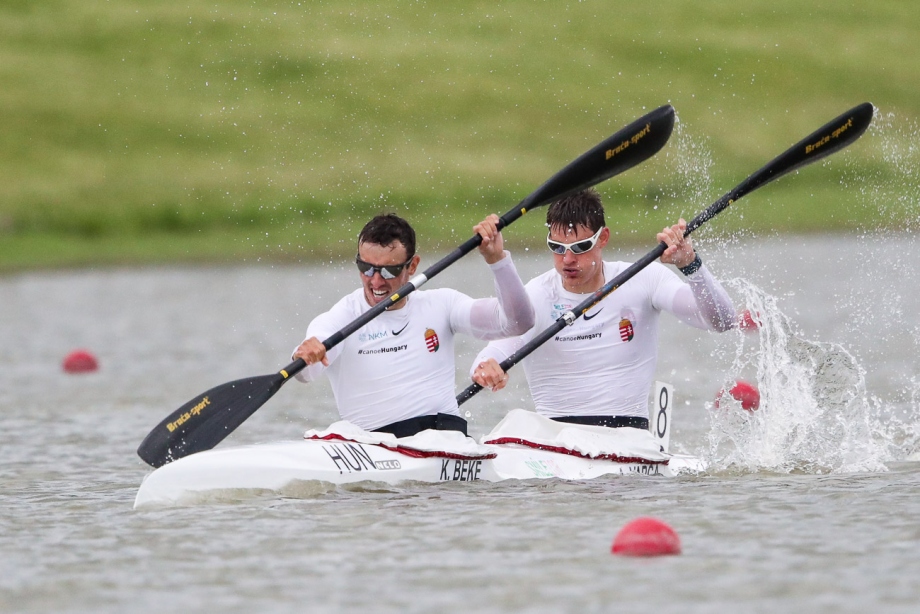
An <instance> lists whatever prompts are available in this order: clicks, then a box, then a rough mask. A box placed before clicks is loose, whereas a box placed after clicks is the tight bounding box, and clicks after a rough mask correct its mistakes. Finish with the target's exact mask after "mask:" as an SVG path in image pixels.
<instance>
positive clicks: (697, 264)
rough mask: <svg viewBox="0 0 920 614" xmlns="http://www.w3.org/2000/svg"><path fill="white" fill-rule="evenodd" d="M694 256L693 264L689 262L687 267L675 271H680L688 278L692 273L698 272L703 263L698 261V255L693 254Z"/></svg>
mask: <svg viewBox="0 0 920 614" xmlns="http://www.w3.org/2000/svg"><path fill="white" fill-rule="evenodd" d="M694 255H695V258H694V259H693V262H691V263H690V264H688V265H687V266H685V267H681V268H679V269H677V270H678V271H680V272H681V273H683V274H684V275H688V276H689V275H693V274H694V273H696V272H697V271H699V270H700V267H701V266H703V261H702V260H700V255H699V254H694Z"/></svg>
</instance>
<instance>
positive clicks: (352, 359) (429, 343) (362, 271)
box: [293, 214, 534, 437]
mask: <svg viewBox="0 0 920 614" xmlns="http://www.w3.org/2000/svg"><path fill="white" fill-rule="evenodd" d="M498 221H499V220H498V216H496V215H490V216H489V217H487V218H486V219H485V220H483V221H482V222H480V223H479V224H477V225H476V226H475V227H474V228H473V232H475V233H478V234H480V235H481V236H482V243H481V245H480V246H479V252H480V254H481V255H482V257H483V259H484V260H485V261H486V264H487V265H488V266H489V269H490V270H491V272H492V276H493V277H494V280H495V292H496V298H483V299H473V298H470V297H469V296H467V295H465V294H463V293H461V292H458V291H456V290H452V289H448V288H441V289H437V290H419V291H417V292H414V293H412V294H411V295H408V296H406V297H404V298H403V299H402V300H400V301H397V302H396V303H394V304H393V305H392V306H391V307H389V308H388V309H387V310H386V311H384V312H383V313H382V314H381V315H379V316H378V317H377V318H375V319H373V320H371V321H370V322H369V323H367V324H366V325H365V326H363V327H362V328H360V329H358V330H357V331H356V332H354V333H353V334H351V335H350V336H349V337H347V338H346V339H345V340H344V341H343V342H342V343H340V344H338V345H336V346H335V347H333V348H332V349H331V350H329V352H326V350H325V348H324V346H323V344H322V342H321V341H320V339H326V338H328V337H329V336H331V335H332V334H334V333H335V332H336V331H338V330H340V329H342V328H343V327H344V326H346V325H347V324H348V323H349V322H352V321H354V320H355V319H357V318H358V317H359V316H360V315H361V314H362V313H364V312H365V311H367V310H368V309H370V308H371V307H372V306H374V305H376V304H378V303H380V302H382V301H384V300H386V299H388V298H389V297H391V296H393V295H394V294H396V291H397V290H399V288H400V287H402V286H403V285H405V284H406V282H408V281H409V279H410V278H411V277H412V276H413V275H415V272H416V270H417V268H418V265H419V262H420V261H421V258H420V257H419V255H418V254H416V253H415V231H414V230H413V229H412V227H411V226H410V225H409V223H408V222H407V221H406V220H404V219H402V218H401V217H399V216H396V215H393V214H388V215H378V216H377V217H375V218H374V219H372V220H371V221H370V222H368V223H367V224H366V225H365V226H364V228H363V229H362V230H361V233H360V234H359V235H358V253H357V256H356V257H355V264H356V265H357V268H358V274H359V277H360V279H361V288H360V289H358V290H355V291H354V292H352V293H350V294H348V295H347V296H345V297H344V298H342V299H341V300H340V301H339V302H338V303H336V304H335V305H334V306H333V307H332V309H330V310H329V311H327V312H326V313H323V314H320V315H319V316H317V317H316V318H315V319H314V320H313V321H312V322H311V323H310V325H309V327H308V328H307V335H306V336H307V339H306V340H305V341H304V342H303V343H301V344H300V346H299V347H298V348H297V349H296V350H295V351H294V354H293V357H294V358H303V359H304V361H305V362H306V363H307V364H308V365H309V366H308V367H307V368H306V369H304V370H303V371H301V372H300V373H298V374H297V376H296V377H297V379H300V380H301V381H312V380H314V379H316V378H318V377H319V376H320V375H322V374H323V373H324V372H325V373H326V374H327V375H328V376H329V380H330V382H331V384H332V391H333V393H334V395H335V400H336V405H337V406H338V409H339V414H340V415H341V417H342V419H343V420H348V421H349V422H351V423H353V424H355V425H357V426H359V427H361V428H362V429H364V430H367V431H380V432H385V433H392V434H394V435H396V436H397V437H408V436H411V435H415V434H416V433H418V432H420V431H423V430H426V429H435V430H454V431H460V432H462V433H463V434H464V435H465V434H466V426H467V425H466V420H464V419H463V418H461V417H460V412H459V409H458V406H457V400H456V398H455V396H454V394H455V392H454V387H455V382H456V379H455V363H454V335H456V334H457V333H465V334H468V335H472V336H474V337H476V338H477V339H483V340H492V339H500V338H503V337H508V336H510V335H520V334H521V333H524V332H525V331H527V330H528V329H529V328H530V327H531V326H532V325H533V322H534V312H533V307H532V306H531V304H530V299H529V298H528V296H527V292H526V291H525V290H524V283H523V282H522V281H521V278H520V277H519V276H518V273H517V270H516V269H515V267H514V263H513V262H512V261H511V254H510V253H508V252H507V251H505V249H504V241H503V239H502V235H501V233H500V232H499V231H498V226H497V224H498Z"/></svg>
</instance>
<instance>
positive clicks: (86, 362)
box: [63, 350, 99, 373]
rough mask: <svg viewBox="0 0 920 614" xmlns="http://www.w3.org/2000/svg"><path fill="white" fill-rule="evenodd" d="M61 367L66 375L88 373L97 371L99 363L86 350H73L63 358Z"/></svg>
mask: <svg viewBox="0 0 920 614" xmlns="http://www.w3.org/2000/svg"><path fill="white" fill-rule="evenodd" d="M63 367H64V371H65V372H67V373H89V372H91V371H96V370H97V369H99V361H98V360H96V357H95V356H93V355H92V354H91V353H90V352H88V351H86V350H74V351H73V352H71V353H70V354H68V355H67V356H65V357H64V364H63Z"/></svg>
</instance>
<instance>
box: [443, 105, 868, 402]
mask: <svg viewBox="0 0 920 614" xmlns="http://www.w3.org/2000/svg"><path fill="white" fill-rule="evenodd" d="M873 112H874V107H873V106H872V104H871V103H868V102H864V103H863V104H861V105H858V106H856V107H853V108H852V109H850V110H849V111H847V112H846V113H844V114H843V115H840V116H839V117H837V118H835V119H833V120H831V121H830V122H828V123H827V124H825V125H824V126H822V127H821V128H819V129H818V130H816V131H815V132H813V133H812V134H810V135H808V136H807V137H805V138H804V139H802V140H801V141H799V142H798V143H796V144H795V145H793V146H792V147H790V148H789V149H787V150H786V151H785V152H783V153H782V154H780V155H779V156H777V157H776V158H774V159H773V160H771V161H770V162H769V163H768V164H767V165H766V166H764V167H763V168H761V169H760V170H758V171H757V172H755V173H754V174H753V175H751V176H750V177H748V178H747V179H745V180H744V181H742V182H741V183H739V184H738V185H737V186H735V188H734V189H733V190H732V191H731V192H728V193H727V194H725V195H724V196H722V198H720V199H719V200H717V201H716V202H714V203H713V204H711V205H710V206H709V207H707V208H706V209H705V210H703V212H702V213H700V214H699V215H697V216H696V217H695V218H693V219H692V220H691V221H690V223H688V224H687V230H686V231H685V232H684V236H685V237H686V236H689V235H690V233H691V232H693V231H694V230H696V229H697V228H699V227H700V226H702V225H703V224H705V223H706V222H708V221H709V220H711V219H712V218H714V217H715V216H716V215H718V214H719V213H721V212H722V211H723V210H725V209H726V208H727V207H728V206H729V205H731V204H732V203H733V202H735V201H736V200H738V199H739V198H741V197H742V196H744V195H745V194H749V193H750V192H753V191H754V190H756V189H758V188H760V187H763V186H765V185H766V184H768V183H770V182H771V181H774V180H776V179H779V178H780V177H782V176H783V175H786V174H787V173H791V172H792V171H794V170H796V169H798V168H801V167H803V166H805V165H807V164H811V163H813V162H817V161H818V160H820V159H821V158H825V157H827V156H829V155H831V154H832V153H834V152H837V151H839V150H841V149H843V148H844V147H846V146H847V145H849V144H851V143H853V142H854V141H855V140H856V139H858V138H859V137H860V136H862V134H863V133H864V132H865V131H866V129H867V128H868V127H869V124H870V123H871V122H872V115H873ZM667 247H668V246H667V245H666V244H664V243H659V244H658V245H657V246H655V249H653V250H652V251H650V252H649V253H647V254H646V255H645V256H643V257H642V258H640V259H639V260H637V261H636V262H635V263H633V264H632V265H630V266H629V268H627V269H626V270H624V271H623V272H622V273H620V274H619V275H617V276H616V277H614V278H613V279H611V280H610V281H609V282H607V283H606V284H604V285H603V286H602V287H601V288H600V289H598V290H597V291H595V292H594V293H593V294H592V295H591V296H590V297H589V298H587V299H585V300H584V301H582V302H581V303H579V304H578V305H577V306H576V307H575V308H574V309H572V310H571V311H567V312H565V313H564V314H562V315H561V316H559V318H557V319H556V321H555V322H553V324H552V325H550V326H549V327H548V328H546V330H544V331H542V332H541V333H539V334H537V335H536V336H535V337H533V338H532V339H531V340H530V341H528V342H527V343H525V344H524V345H523V346H521V348H520V349H518V351H516V352H515V353H514V354H512V355H511V356H509V357H508V358H506V359H505V360H503V361H502V362H501V363H499V365H500V366H501V368H502V370H504V371H508V369H510V368H511V367H513V366H514V365H516V364H517V363H519V362H520V361H522V360H524V358H526V357H527V356H529V355H530V354H531V353H532V352H533V351H534V350H536V349H537V348H538V347H540V346H541V345H543V344H544V343H546V342H547V341H549V340H550V339H552V338H553V336H555V335H556V333H558V332H559V331H561V330H562V329H563V328H565V327H566V326H571V325H572V324H574V323H575V320H577V319H578V318H580V317H581V316H582V315H584V314H585V312H587V311H588V310H589V309H591V308H592V307H594V305H596V304H597V303H599V302H600V301H601V300H602V299H603V298H604V297H606V296H607V295H608V294H610V293H611V292H613V291H614V290H616V289H617V288H619V287H620V286H622V285H623V284H624V283H626V282H627V281H628V280H630V279H632V277H633V276H635V275H636V273H638V272H639V271H641V270H642V269H644V268H645V267H647V266H648V265H649V264H651V263H652V262H654V261H655V260H657V259H658V258H660V257H661V254H663V253H664V250H666V249H667ZM480 390H482V386H480V385H479V384H477V383H475V382H474V383H472V384H470V385H469V386H467V387H466V388H465V389H464V390H463V391H462V392H461V393H460V394H458V395H457V404H458V405H462V404H463V403H465V402H466V401H468V400H469V399H471V398H472V397H473V396H475V395H476V394H477V393H478V392H479V391H480Z"/></svg>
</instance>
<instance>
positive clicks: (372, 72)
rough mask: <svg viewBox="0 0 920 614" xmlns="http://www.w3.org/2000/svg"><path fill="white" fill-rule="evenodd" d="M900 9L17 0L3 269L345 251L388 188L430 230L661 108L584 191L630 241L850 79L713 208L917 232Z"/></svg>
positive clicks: (781, 221) (6, 112) (8, 31)
mask: <svg viewBox="0 0 920 614" xmlns="http://www.w3.org/2000/svg"><path fill="white" fill-rule="evenodd" d="M917 23H920V5H916V4H915V3H910V2H901V1H895V0H884V1H876V2H868V1H865V2H849V3H840V2H834V1H830V0H819V1H816V2H810V3H802V2H792V1H789V0H774V1H771V2H765V1H762V0H754V1H752V2H747V3H744V4H743V5H742V6H741V7H732V6H730V5H727V4H726V3H724V2H716V1H714V0H702V1H697V2H662V3H632V2H620V3H612V2H610V1H609V0H586V1H583V2H568V3H554V2H544V3H539V2H532V1H524V0H518V1H505V2H494V1H493V2H468V1H464V2H457V1H448V0H440V1H430V2H426V1H419V2H408V1H406V0H389V1H388V0H379V1H374V2H361V1H355V2H350V3H341V2H331V1H327V2H322V1H318V2H317V1H311V2H306V1H300V2H297V1H289V2H279V1H271V0H267V1H265V2H260V3H253V2H251V1H250V2H241V1H239V0H225V1H224V2H220V3H214V2H199V1H197V0H188V1H187V2H184V3H181V4H163V3H154V2H144V1H140V0H126V1H124V2H117V3H116V2H108V1H102V0H81V1H79V2H78V1H76V0H57V1H53V0H36V1H32V2H25V1H22V0H17V1H11V0H8V1H7V2H4V3H3V4H2V5H0V84H2V87H0V120H2V122H3V130H0V271H11V270H21V269H28V268H35V267H58V266H97V265H114V264H137V263H164V262H234V261H248V262H252V261H255V260H287V261H295V262H296V261H303V260H314V259H321V258H326V257H330V256H335V257H338V256H342V255H348V254H349V253H350V252H352V251H353V250H354V244H353V243H354V237H355V236H356V234H357V231H358V230H359V229H360V226H361V225H362V224H363V223H364V221H366V219H367V218H368V217H369V216H370V215H372V214H373V213H375V212H377V211H381V210H393V211H397V212H399V213H401V214H404V215H406V216H407V217H408V218H409V219H410V220H411V221H412V222H413V223H414V224H415V225H416V226H417V229H418V230H419V234H420V236H421V237H422V247H423V248H424V249H433V250H444V251H446V250H448V249H451V248H452V247H455V246H456V244H457V243H459V242H461V241H463V240H465V239H466V238H468V236H470V229H471V227H472V225H473V224H474V223H475V222H476V221H478V219H480V218H481V217H483V216H484V215H485V214H486V213H488V212H498V213H503V212H505V211H507V210H508V209H510V208H511V207H512V206H513V205H514V204H515V203H517V202H518V201H519V200H520V199H522V198H523V197H524V196H526V195H527V193H529V192H530V191H532V190H533V189H535V188H536V187H537V186H538V185H539V184H541V183H542V182H543V181H544V180H545V179H547V178H548V177H550V176H551V175H552V174H553V173H555V172H556V171H557V170H559V169H560V168H561V167H562V166H564V165H565V164H566V163H568V162H569V161H570V160H571V159H573V158H575V157H576V156H578V155H579V154H581V153H582V152H583V151H585V150H587V149H588V148H590V147H591V146H593V145H594V144H595V143H597V142H599V141H600V140H601V139H603V138H604V137H606V136H608V135H609V134H611V133H612V132H614V131H615V130H617V129H619V128H620V127H622V126H623V125H625V124H626V123H628V122H629V121H631V120H633V119H635V118H636V117H638V116H640V115H641V114H643V113H644V112H646V111H647V110H650V109H652V108H655V107H657V106H659V105H661V104H665V103H671V104H673V105H674V106H675V108H676V109H677V112H678V117H679V126H678V132H677V134H676V135H675V137H673V138H672V140H671V143H669V145H668V146H667V147H666V148H665V150H664V151H662V153H661V154H659V156H657V157H656V159H655V160H653V161H650V162H649V163H646V164H644V165H642V166H641V167H639V168H636V169H634V170H632V171H630V172H629V173H626V174H624V175H622V176H620V177H617V178H615V179H614V180H612V181H609V182H607V183H606V184H604V185H603V186H602V192H603V193H604V195H605V197H606V199H607V202H608V210H609V215H608V217H609V218H610V221H611V224H612V225H613V226H614V228H615V230H616V231H617V232H618V235H617V236H620V237H623V238H624V240H635V241H637V242H638V241H646V242H648V240H649V239H650V233H652V232H654V230H655V229H656V228H658V227H660V226H661V225H663V224H664V223H665V222H666V221H668V220H670V219H671V218H673V217H674V216H676V215H678V214H679V215H684V216H685V217H688V218H689V217H691V216H692V215H694V214H695V213H697V212H698V211H699V210H701V209H702V208H703V207H705V206H706V205H707V204H709V202H711V201H713V200H715V199H716V198H717V197H718V196H720V195H721V194H722V193H724V192H726V191H728V190H729V189H730V188H731V187H733V186H734V185H735V184H737V183H738V182H740V181H741V180H742V179H743V178H744V177H745V176H747V175H748V174H750V173H751V172H753V171H754V170H756V169H757V168H759V167H760V166H762V165H763V164H764V163H766V162H767V161H768V160H769V159H771V158H772V157H774V156H775V155H777V154H779V153H780V152H781V151H783V150H785V149H786V148H787V147H789V146H790V145H791V144H792V143H794V142H796V141H798V140H800V139H801V138H803V137H804V136H805V135H807V134H808V133H810V132H811V131H813V130H815V129H816V128H818V127H819V126H821V125H822V124H824V123H825V122H826V121H828V120H830V119H831V118H833V117H834V116H836V115H838V114H839V113H842V112H843V111H845V110H846V109H848V108H850V107H852V106H853V105H855V104H857V103H860V102H863V101H865V100H869V101H871V102H873V103H874V104H875V105H876V106H877V107H878V108H879V110H880V112H881V114H882V117H880V118H879V120H880V121H877V127H876V128H873V130H871V131H870V132H869V133H868V134H867V136H865V137H863V139H862V140H861V141H860V142H858V143H856V144H855V145H854V146H852V147H851V148H850V149H849V150H847V151H846V152H844V153H841V154H837V155H836V156H834V157H833V158H831V159H829V160H828V161H827V162H824V163H821V164H819V165H815V166H814V167H810V168H808V169H803V170H802V171H801V172H800V173H798V175H797V176H790V177H787V178H783V179H782V180H781V181H779V182H777V183H775V184H771V185H770V186H769V187H767V188H764V189H763V191H762V192H758V193H756V194H752V195H750V196H748V197H746V198H745V201H743V203H738V205H737V206H733V208H732V209H730V210H729V211H728V212H726V213H725V214H724V215H723V216H722V217H720V218H719V219H718V220H717V221H715V222H713V225H714V226H718V228H713V229H712V230H709V231H710V232H726V233H730V232H734V231H737V230H750V231H751V232H755V233H763V232H767V233H768V232H810V231H827V230H839V231H847V230H854V229H855V230H876V229H885V228H890V227H898V228H903V227H905V226H907V227H909V228H915V229H916V226H917V225H918V221H920V219H918V214H917V209H918V207H917V202H918V198H920V196H918V192H920V190H918V181H917V179H916V177H915V173H916V168H917V156H918V152H917V141H918V134H920V132H918V130H917V129H916V119H917V117H918V116H920V95H918V94H920V92H918V88H920V79H918V77H920V53H918V52H917V44H916V38H917V26H916V24H917ZM734 209H737V211H735V210H734ZM541 215H542V212H537V213H534V214H532V216H526V218H531V217H532V218H534V219H533V220H530V221H528V220H527V219H526V218H525V220H522V221H521V222H520V226H515V227H513V228H512V229H509V230H508V231H507V233H506V234H507V236H508V240H509V242H510V243H511V244H512V245H523V244H526V245H537V244H538V243H539V242H540V241H541V239H542V226H541V223H540V222H541V221H542V220H541V219H540V216H541Z"/></svg>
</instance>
